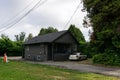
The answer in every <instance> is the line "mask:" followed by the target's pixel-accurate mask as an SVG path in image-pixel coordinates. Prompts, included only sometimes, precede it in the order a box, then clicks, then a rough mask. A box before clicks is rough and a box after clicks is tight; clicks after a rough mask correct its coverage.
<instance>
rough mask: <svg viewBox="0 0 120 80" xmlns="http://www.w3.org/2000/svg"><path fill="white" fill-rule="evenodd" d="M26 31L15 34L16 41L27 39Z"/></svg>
mask: <svg viewBox="0 0 120 80" xmlns="http://www.w3.org/2000/svg"><path fill="white" fill-rule="evenodd" d="M25 34H26V33H25V32H21V33H20V34H19V35H15V38H16V41H24V40H25Z"/></svg>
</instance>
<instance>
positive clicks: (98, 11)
mask: <svg viewBox="0 0 120 80" xmlns="http://www.w3.org/2000/svg"><path fill="white" fill-rule="evenodd" d="M83 3H84V10H86V11H87V12H88V14H87V17H88V18H89V19H86V20H87V21H84V22H85V24H88V22H89V23H90V25H91V26H92V27H93V33H92V35H91V41H90V44H91V49H92V50H93V51H94V53H95V54H98V53H101V55H100V56H102V55H103V54H105V55H109V54H110V55H111V56H112V54H114V55H118V56H120V51H119V49H120V41H119V40H120V16H119V14H120V11H119V10H120V0H83ZM110 51H112V54H111V53H108V52H110ZM107 53H108V54H107ZM110 55H109V56H110ZM102 57H104V56H102ZM108 60H109V59H108ZM111 64H112V63H111Z"/></svg>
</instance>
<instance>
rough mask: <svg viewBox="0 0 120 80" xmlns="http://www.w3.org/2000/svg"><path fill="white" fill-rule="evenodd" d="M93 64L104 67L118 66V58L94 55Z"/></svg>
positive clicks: (109, 55)
mask: <svg viewBox="0 0 120 80" xmlns="http://www.w3.org/2000/svg"><path fill="white" fill-rule="evenodd" d="M92 61H93V63H95V64H96V63H97V64H104V65H113V66H115V65H117V66H120V56H118V55H116V54H113V53H112V54H105V53H103V54H96V55H94V56H93V58H92Z"/></svg>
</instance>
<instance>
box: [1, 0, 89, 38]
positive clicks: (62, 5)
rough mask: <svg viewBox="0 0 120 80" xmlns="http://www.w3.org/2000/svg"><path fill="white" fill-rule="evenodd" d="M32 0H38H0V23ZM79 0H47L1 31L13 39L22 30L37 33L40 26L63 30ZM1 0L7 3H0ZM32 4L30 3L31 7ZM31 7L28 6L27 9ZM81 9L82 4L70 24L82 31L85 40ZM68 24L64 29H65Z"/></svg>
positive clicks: (86, 31)
mask: <svg viewBox="0 0 120 80" xmlns="http://www.w3.org/2000/svg"><path fill="white" fill-rule="evenodd" d="M32 1H33V2H34V4H35V2H36V1H38V0H10V1H9V2H10V3H6V2H7V0H1V1H0V12H1V13H0V17H1V19H0V25H1V24H2V23H4V22H6V21H7V20H8V19H9V18H11V17H13V16H14V15H15V14H16V13H18V12H20V11H21V10H22V9H24V8H25V7H26V6H27V5H28V4H30V3H31V2H32ZM42 1H43V0H42ZM79 1H80V0H47V2H46V3H45V4H43V5H41V6H40V7H39V8H37V9H36V10H34V11H33V12H31V13H30V14H29V15H27V16H26V17H25V18H24V19H23V20H21V21H20V22H19V23H18V24H16V25H15V26H14V27H12V28H10V29H8V30H7V31H5V32H3V33H5V34H7V35H9V36H10V37H11V38H12V39H13V38H14V35H15V34H19V33H20V32H21V31H24V32H26V33H27V34H28V33H32V34H34V35H37V34H38V32H39V30H40V28H41V27H48V26H53V27H55V28H57V29H59V30H63V29H64V27H65V24H66V23H67V22H68V20H69V19H70V17H71V15H72V14H73V12H74V11H75V9H76V7H77V5H78V4H79ZM2 2H3V3H4V4H6V5H7V4H8V5H7V6H6V5H1V4H2ZM11 5H12V6H11ZM32 6H33V4H32V5H31V7H32ZM31 7H29V9H30V8H31ZM81 9H82V4H81V6H80V8H79V9H78V11H77V13H76V14H75V15H74V17H73V19H72V20H71V22H70V24H75V25H76V26H77V27H78V28H79V29H80V30H81V31H82V33H83V34H84V36H85V38H86V40H88V35H87V33H88V30H89V28H88V29H86V28H83V25H82V20H83V17H84V16H85V15H86V13H83V12H81ZM8 13H9V14H8ZM70 24H69V25H70ZM69 25H68V26H69ZM68 26H67V27H66V28H65V29H67V28H68Z"/></svg>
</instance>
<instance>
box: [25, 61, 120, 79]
mask: <svg viewBox="0 0 120 80" xmlns="http://www.w3.org/2000/svg"><path fill="white" fill-rule="evenodd" d="M27 62H30V63H35V64H43V65H50V66H57V67H61V68H67V69H72V70H78V71H82V72H93V73H97V74H104V75H108V76H116V77H119V78H120V68H105V67H98V66H93V65H86V64H80V63H77V62H53V61H48V62H32V61H27Z"/></svg>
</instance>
